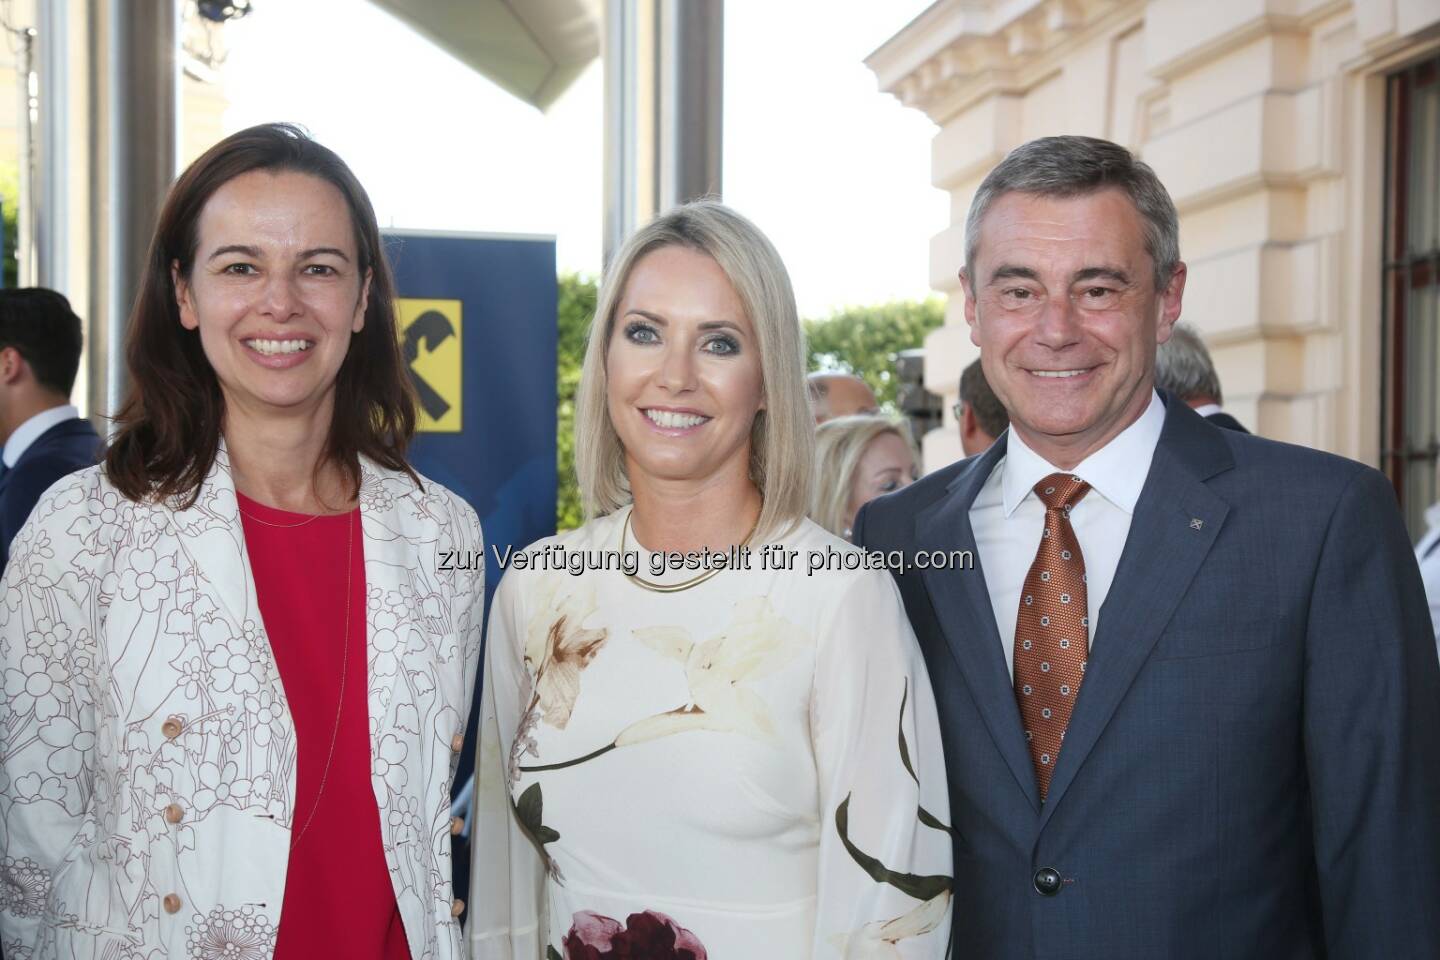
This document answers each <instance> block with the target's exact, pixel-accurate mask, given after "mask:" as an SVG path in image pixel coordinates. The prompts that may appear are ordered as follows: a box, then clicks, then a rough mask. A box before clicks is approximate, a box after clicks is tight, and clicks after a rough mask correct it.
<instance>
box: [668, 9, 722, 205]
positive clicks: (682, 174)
mask: <svg viewBox="0 0 1440 960" xmlns="http://www.w3.org/2000/svg"><path fill="white" fill-rule="evenodd" d="M660 35H661V44H660V60H661V78H662V79H661V84H660V111H661V120H660V156H661V161H660V184H659V187H660V195H659V203H658V204H657V207H658V209H660V210H668V209H670V208H671V207H673V206H676V205H678V204H682V203H685V202H686V201H688V200H694V199H696V198H697V197H703V196H714V197H719V196H720V188H721V181H720V167H721V158H722V154H721V132H722V128H723V120H724V113H723V103H724V97H723V94H724V90H723V87H724V76H725V69H724V54H725V3H724V0H664V4H663V6H662V7H661V16H660Z"/></svg>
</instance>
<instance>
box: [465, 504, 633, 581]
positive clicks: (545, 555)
mask: <svg viewBox="0 0 1440 960" xmlns="http://www.w3.org/2000/svg"><path fill="white" fill-rule="evenodd" d="M620 516H621V514H620V513H619V512H617V513H611V514H607V515H605V516H603V517H596V518H595V519H593V520H590V521H587V522H586V523H584V524H581V525H580V526H578V527H574V528H573V529H570V530H561V531H558V532H556V533H553V534H551V535H550V536H548V537H541V538H540V539H538V540H535V541H533V542H531V543H528V544H526V545H525V546H523V547H517V548H514V549H507V548H504V547H500V548H496V549H493V550H492V551H491V554H490V557H489V559H492V560H495V561H496V562H497V563H498V565H499V566H500V567H501V574H502V579H501V581H500V587H499V589H501V590H504V591H506V592H507V593H509V592H512V591H517V590H520V591H534V590H537V589H541V588H542V587H544V588H545V589H550V585H551V584H552V581H553V580H554V578H556V577H565V578H568V579H575V578H577V577H583V575H584V573H585V571H586V570H589V569H594V568H597V567H598V568H603V567H604V566H605V564H603V563H602V562H601V560H600V557H601V556H602V555H603V554H604V553H605V552H606V551H612V552H615V553H616V555H617V556H618V551H619V543H620V533H619V527H618V525H619V522H620V520H619V518H620ZM521 557H523V559H519V558H521ZM587 557H593V558H595V559H594V560H593V562H588V563H585V564H578V565H577V561H578V560H581V559H585V558H587Z"/></svg>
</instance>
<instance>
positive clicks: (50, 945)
mask: <svg viewBox="0 0 1440 960" xmlns="http://www.w3.org/2000/svg"><path fill="white" fill-rule="evenodd" d="M393 298H394V291H393V287H392V283H391V278H390V273H389V269H388V267H387V265H386V263H385V259H384V256H383V252H382V249H381V241H380V234H379V230H378V228H377V226H376V222H375V214H374V211H373V209H372V208H371V206H370V201H369V199H368V197H367V196H366V194H365V191H364V189H363V188H362V187H361V186H360V184H359V183H358V182H357V181H356V180H355V177H354V175H353V174H352V173H351V172H350V170H349V168H348V167H346V166H345V164H344V162H343V161H342V160H341V159H340V158H339V157H337V156H336V155H335V154H334V153H332V152H331V151H330V150H328V149H326V148H325V147H323V146H321V145H320V144H318V143H315V142H314V141H313V140H311V139H310V138H309V137H308V136H307V135H305V133H303V132H302V131H300V130H299V129H297V128H295V127H291V126H286V125H280V124H273V125H265V126H259V127H253V128H251V129H249V130H245V131H242V132H240V133H237V134H235V135H234V136H231V137H229V138H227V139H226V140H224V141H223V142H221V143H219V144H217V145H216V146H215V147H213V148H212V149H211V150H210V151H209V152H207V153H206V154H205V155H204V156H202V157H201V158H200V159H199V160H197V161H195V163H194V164H193V165H192V166H191V167H190V168H189V169H188V170H187V171H186V172H185V173H184V175H182V176H181V177H180V179H179V181H178V182H177V183H176V184H175V186H174V188H173V189H172V190H171V192H170V195H169V197H168V198H167V200H166V202H165V205H164V208H163V209H162V210H161V213H160V219H159V223H158V225H157V227H156V232H155V237H154V240H153V242H152V245H151V249H150V253H149V258H148V260H147V263H146V272H145V276H144V278H143V281H142V284H141V289H140V294H139V296H138V298H137V300H136V304H135V309H134V312H133V313H132V315H131V317H130V323H129V332H128V340H127V343H126V358H127V362H128V365H129V371H130V388H129V395H128V397H127V398H126V400H125V403H124V405H123V407H122V408H121V411H120V413H119V415H118V417H117V418H116V420H117V432H116V434H115V437H114V440H113V442H112V443H111V446H110V449H109V451H108V453H107V455H106V458H105V461H104V463H103V464H102V465H101V466H99V467H96V468H93V469H91V470H87V471H84V472H81V473H78V474H75V475H73V476H72V477H70V478H67V479H66V480H64V481H62V482H60V483H58V484H57V485H56V486H54V487H53V488H51V490H50V491H49V492H48V493H47V494H46V496H45V497H44V498H43V499H42V500H41V501H40V503H39V504H38V505H37V507H36V508H35V511H34V512H33V513H32V514H31V516H30V519H29V521H28V522H27V523H26V525H25V527H24V528H22V530H21V531H20V533H19V535H18V536H17V537H16V539H15V543H14V546H13V548H12V552H11V559H10V564H9V567H8V568H7V570H6V572H5V577H4V580H3V581H0V595H3V601H4V602H3V603H0V677H3V683H4V687H5V696H4V697H3V698H0V889H3V891H4V895H3V896H0V947H3V949H4V951H5V953H6V955H7V956H26V957H35V958H41V957H65V958H67V960H68V958H81V957H84V958H92V957H93V958H100V957H106V958H125V957H160V956H164V957H193V958H210V957H215V958H220V957H227V958H228V957H235V958H246V960H251V958H254V960H269V958H271V957H278V958H282V960H283V958H286V957H305V958H309V957H322V956H333V957H341V956H343V957H347V958H373V960H395V958H406V957H412V956H413V957H415V958H419V957H433V958H451V957H457V958H458V957H463V956H464V955H465V951H464V946H463V944H462V941H461V938H460V926H459V923H460V915H461V914H462V912H463V910H464V905H463V904H462V903H461V902H460V901H458V900H454V899H453V897H452V893H451V886H450V873H451V866H450V836H451V833H452V832H453V827H452V822H451V820H450V813H449V804H450V782H451V778H452V776H453V773H454V769H455V759H456V756H457V755H458V751H459V749H460V745H461V741H462V739H463V731H464V724H465V718H466V717H467V716H468V713H469V697H470V691H471V689H472V685H473V680H474V671H475V668H476V662H477V659H478V655H479V648H480V630H481V609H482V604H483V596H484V591H483V589H482V584H481V580H480V578H479V577H478V576H474V575H471V574H462V573H456V572H451V571H443V570H441V569H439V565H438V558H439V556H440V554H441V553H442V552H444V551H448V550H460V551H465V552H466V553H467V555H472V553H473V555H478V554H479V550H480V548H481V545H480V525H479V522H478V520H477V519H476V516H475V513H474V511H472V510H471V509H470V508H469V507H468V506H466V505H465V504H464V503H463V502H462V501H461V500H460V499H458V498H457V497H455V496H454V495H452V494H451V493H449V492H448V491H446V490H445V489H443V488H442V487H440V486H438V485H436V484H433V483H429V482H423V483H422V480H421V478H420V477H419V476H418V475H417V474H416V473H415V471H414V470H413V469H411V468H410V466H409V465H408V463H407V462H406V459H405V450H406V445H407V442H408V440H409V438H410V436H411V434H412V432H413V430H414V425H415V414H414V408H413V401H412V396H411V388H410V385H409V382H408V380H407V374H406V371H405V367H404V364H403V362H402V360H401V357H400V352H399V348H398V345H397V342H396V329H395V311H394V302H393Z"/></svg>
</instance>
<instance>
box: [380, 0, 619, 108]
mask: <svg viewBox="0 0 1440 960" xmlns="http://www.w3.org/2000/svg"><path fill="white" fill-rule="evenodd" d="M371 2H373V3H374V4H375V5H376V6H378V7H380V8H381V9H383V10H385V11H386V12H388V13H390V14H392V15H393V16H396V17H398V18H400V19H401V20H403V21H404V22H405V23H407V24H409V25H410V26H411V27H412V28H413V29H414V30H415V31H416V32H418V33H420V34H422V35H424V36H425V37H426V38H428V39H429V40H431V41H432V42H434V43H435V44H436V45H437V46H439V47H441V48H442V49H444V50H445V51H447V52H448V53H450V54H451V55H452V56H454V57H456V58H457V59H459V60H460V61H461V62H462V63H465V64H466V65H468V66H470V67H471V68H472V69H474V70H476V71H477V72H479V73H480V74H482V75H483V76H485V77H486V78H488V79H490V80H491V81H493V82H494V83H496V84H497V85H499V86H500V87H501V88H503V89H504V90H507V91H508V92H510V93H513V94H514V95H515V96H517V97H519V98H520V99H521V100H524V101H525V102H526V103H529V104H532V105H534V106H536V107H539V108H540V109H541V110H544V109H546V108H548V107H549V106H550V104H552V103H554V102H555V100H556V99H558V98H559V96H560V94H562V93H564V92H565V89H566V88H567V87H569V86H570V84H571V83H572V82H574V80H575V78H576V77H577V76H579V75H580V72H581V71H582V70H584V69H585V67H586V66H587V65H588V64H589V63H590V61H591V60H594V59H595V58H596V57H598V56H599V55H600V32H601V12H600V3H601V0H371Z"/></svg>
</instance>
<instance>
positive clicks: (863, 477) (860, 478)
mask: <svg viewBox="0 0 1440 960" xmlns="http://www.w3.org/2000/svg"><path fill="white" fill-rule="evenodd" d="M914 482H915V457H914V456H913V455H912V454H911V452H910V445H909V444H907V443H906V442H905V441H904V440H902V439H901V438H900V436H899V435H898V434H895V433H891V432H889V431H886V432H885V433H882V434H880V435H879V436H878V437H876V438H875V439H874V440H871V441H870V442H869V443H868V444H866V445H865V452H864V453H862V454H860V459H859V461H858V462H857V463H856V464H855V473H854V474H853V475H852V476H851V478H850V503H849V504H848V505H847V506H846V508H845V509H846V520H845V528H846V529H847V530H848V529H850V528H851V527H853V526H855V514H857V513H859V512H860V508H861V507H863V506H865V504H867V503H869V502H870V501H871V500H874V499H875V498H876V497H879V496H883V495H884V494H887V493H894V492H895V491H896V490H899V489H900V488H901V487H908V486H909V485H910V484H912V483H914Z"/></svg>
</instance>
